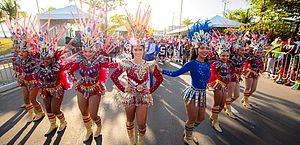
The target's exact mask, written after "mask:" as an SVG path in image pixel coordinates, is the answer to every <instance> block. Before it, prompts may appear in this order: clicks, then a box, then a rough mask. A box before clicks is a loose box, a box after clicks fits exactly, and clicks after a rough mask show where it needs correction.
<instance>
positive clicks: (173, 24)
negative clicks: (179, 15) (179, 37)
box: [172, 12, 175, 31]
mask: <svg viewBox="0 0 300 145" xmlns="http://www.w3.org/2000/svg"><path fill="white" fill-rule="evenodd" d="M174 14H175V13H174V12H172V15H173V17H172V31H173V30H174Z"/></svg>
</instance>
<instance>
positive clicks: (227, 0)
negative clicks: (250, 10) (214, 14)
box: [222, 0, 229, 17]
mask: <svg viewBox="0 0 300 145" xmlns="http://www.w3.org/2000/svg"><path fill="white" fill-rule="evenodd" d="M222 1H223V3H224V12H223V17H225V13H226V5H227V3H229V0H222Z"/></svg>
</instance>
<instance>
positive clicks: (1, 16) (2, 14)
mask: <svg viewBox="0 0 300 145" xmlns="http://www.w3.org/2000/svg"><path fill="white" fill-rule="evenodd" d="M3 18H4V13H3V11H2V10H1V9H0V26H1V29H2V32H3V35H4V37H5V38H7V36H6V34H5V31H4V29H3V26H2V22H4V21H3V20H2V19H3Z"/></svg>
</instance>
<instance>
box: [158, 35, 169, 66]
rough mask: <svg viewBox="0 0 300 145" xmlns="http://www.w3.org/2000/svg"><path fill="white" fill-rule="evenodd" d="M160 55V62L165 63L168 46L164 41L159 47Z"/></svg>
mask: <svg viewBox="0 0 300 145" xmlns="http://www.w3.org/2000/svg"><path fill="white" fill-rule="evenodd" d="M158 48H159V53H158V54H157V58H158V62H162V63H164V62H165V60H166V57H167V46H166V43H165V41H164V40H162V41H161V42H160V44H159V45H158Z"/></svg>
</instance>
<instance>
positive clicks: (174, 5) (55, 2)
mask: <svg viewBox="0 0 300 145" xmlns="http://www.w3.org/2000/svg"><path fill="white" fill-rule="evenodd" d="M35 1H36V0H18V1H17V3H18V4H19V5H20V6H21V10H23V11H26V12H27V13H30V14H34V13H37V6H36V2H35ZM227 1H228V0H227ZM38 2H39V6H40V8H43V9H45V10H47V9H48V7H55V8H62V7H65V6H68V5H71V4H74V3H69V0H38ZM139 2H142V8H147V6H148V5H150V6H151V8H152V14H151V26H152V27H153V28H155V29H163V28H165V27H166V26H170V25H172V19H173V15H174V21H173V24H174V25H179V17H180V3H181V0H125V3H126V6H125V7H126V9H127V10H128V11H129V12H131V13H135V11H136V9H137V7H138V4H139ZM248 7H249V2H247V1H246V0H229V3H227V8H226V10H235V9H246V8H248ZM182 9H183V12H182V19H185V18H189V19H192V20H193V21H197V20H198V19H207V18H211V17H213V16H215V15H221V16H222V14H223V9H224V3H223V0H183V8H182ZM116 13H117V14H125V10H124V7H121V8H118V9H117V10H115V11H112V12H111V13H110V15H113V14H116Z"/></svg>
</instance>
